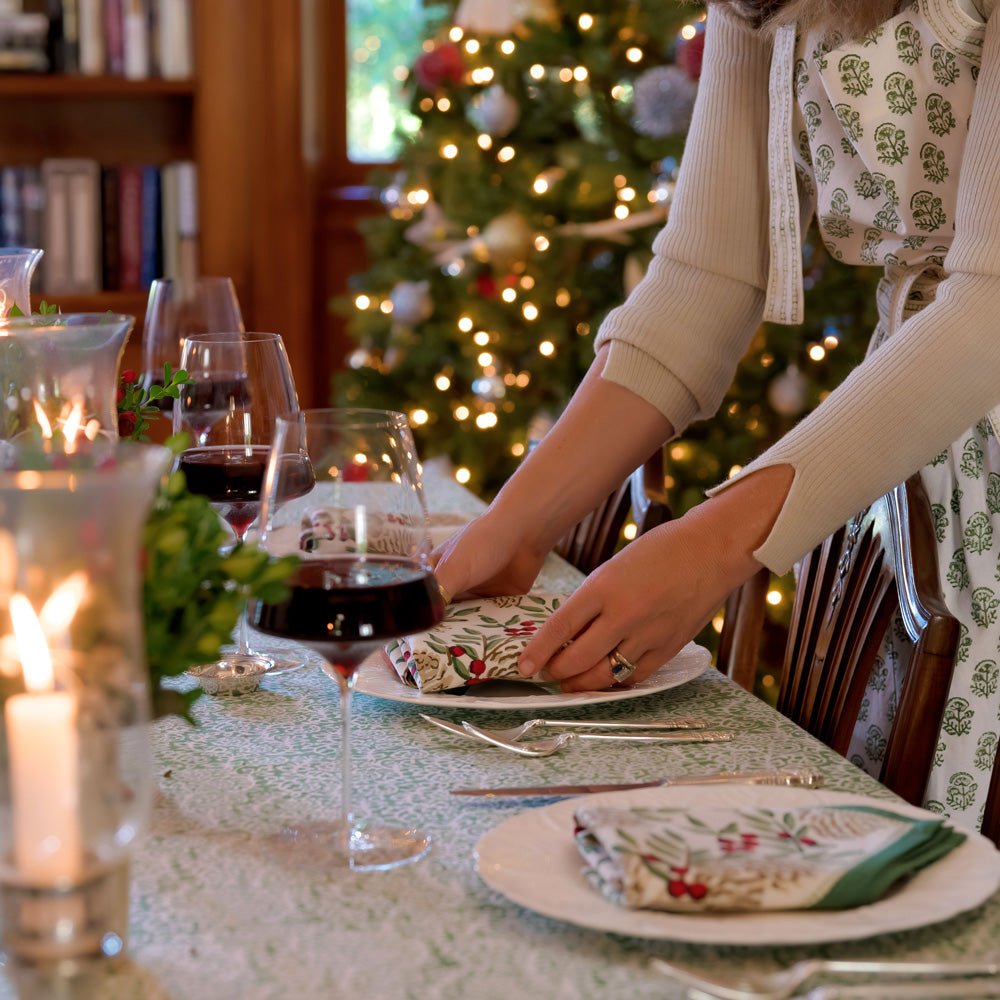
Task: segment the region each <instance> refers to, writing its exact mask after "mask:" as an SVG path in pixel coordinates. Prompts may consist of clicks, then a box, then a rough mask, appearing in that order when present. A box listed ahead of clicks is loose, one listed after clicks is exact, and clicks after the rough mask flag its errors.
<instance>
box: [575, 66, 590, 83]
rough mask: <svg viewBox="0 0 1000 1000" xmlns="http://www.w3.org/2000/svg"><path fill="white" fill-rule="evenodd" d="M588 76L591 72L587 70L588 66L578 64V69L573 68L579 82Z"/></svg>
mask: <svg viewBox="0 0 1000 1000" xmlns="http://www.w3.org/2000/svg"><path fill="white" fill-rule="evenodd" d="M588 76H590V74H589V73H588V72H587V67H586V66H577V67H576V69H575V70H573V79H574V80H576V81H577V82H578V83H583V81H584V80H586V79H587V77H588Z"/></svg>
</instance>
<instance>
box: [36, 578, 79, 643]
mask: <svg viewBox="0 0 1000 1000" xmlns="http://www.w3.org/2000/svg"><path fill="white" fill-rule="evenodd" d="M86 592H87V574H86V573H84V572H83V570H77V571H76V572H75V573H73V574H72V575H70V576H68V577H66V579H65V580H63V582H62V583H60V584H59V586H58V587H56V589H55V590H53V591H52V593H51V594H49V598H48V600H47V601H46V602H45V603H44V604H43V605H42V613H41V615H39V621H40V623H41V626H42V630H43V631H44V633H45V635H46V636H47V637H48V639H49V641H53V640H58V639H61V638H62V636H63V635H64V634H65V632H66V630H67V629H68V628H69V626H70V622H72V621H73V617H74V616H75V615H76V613H77V611H78V610H79V608H80V605H81V604H82V603H83V595H84V594H85V593H86Z"/></svg>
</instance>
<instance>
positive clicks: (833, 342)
mask: <svg viewBox="0 0 1000 1000" xmlns="http://www.w3.org/2000/svg"><path fill="white" fill-rule="evenodd" d="M839 344H840V338H839V337H838V336H837V335H836V334H833V333H828V334H827V335H826V336H825V337H824V338H823V346H824V347H825V348H826V349H827V350H828V351H832V350H833V349H834V348H835V347H837V346H838V345H839Z"/></svg>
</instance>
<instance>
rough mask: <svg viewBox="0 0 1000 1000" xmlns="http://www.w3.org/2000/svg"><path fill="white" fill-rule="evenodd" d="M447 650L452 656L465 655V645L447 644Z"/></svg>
mask: <svg viewBox="0 0 1000 1000" xmlns="http://www.w3.org/2000/svg"><path fill="white" fill-rule="evenodd" d="M448 652H449V653H451V655H452V656H465V655H466V652H465V647H464V646H449V647H448Z"/></svg>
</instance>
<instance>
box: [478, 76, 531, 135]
mask: <svg viewBox="0 0 1000 1000" xmlns="http://www.w3.org/2000/svg"><path fill="white" fill-rule="evenodd" d="M469 120H470V121H471V122H472V124H473V125H474V126H475V127H476V128H477V129H479V131H480V132H486V133H488V134H489V135H492V136H493V137H494V138H498V139H499V138H503V137H504V136H505V135H509V134H510V133H511V132H513V131H514V129H515V128H516V127H517V123H518V122H519V121H520V120H521V105H520V104H518V103H517V100H516V99H515V98H513V97H511V96H510V94H508V93H507V91H506V90H504V89H503V87H502V86H501V85H500V84H499V83H495V84H493V86H492V87H487V88H486V90H484V91H483V92H482V93H481V94H478V95H477V96H476V97H475V99H474V100H473V101H472V104H471V106H470V108H469Z"/></svg>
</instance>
